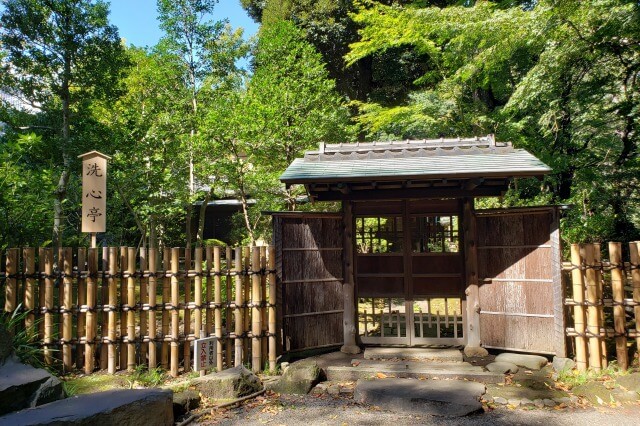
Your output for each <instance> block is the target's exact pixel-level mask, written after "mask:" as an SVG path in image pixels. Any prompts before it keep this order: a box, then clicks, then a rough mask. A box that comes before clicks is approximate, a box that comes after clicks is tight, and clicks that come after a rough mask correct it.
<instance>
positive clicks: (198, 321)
mask: <svg viewBox="0 0 640 426" xmlns="http://www.w3.org/2000/svg"><path fill="white" fill-rule="evenodd" d="M194 250H195V265H194V269H195V271H196V277H195V280H194V281H195V288H194V292H193V294H194V303H195V306H196V308H195V313H194V320H195V325H194V326H193V333H194V335H195V338H196V339H200V338H201V337H203V336H202V335H201V334H200V331H201V330H202V247H196V248H195V249H194ZM187 344H188V343H185V345H187ZM194 356H198V354H194ZM205 374H206V370H200V375H201V376H204V375H205Z"/></svg>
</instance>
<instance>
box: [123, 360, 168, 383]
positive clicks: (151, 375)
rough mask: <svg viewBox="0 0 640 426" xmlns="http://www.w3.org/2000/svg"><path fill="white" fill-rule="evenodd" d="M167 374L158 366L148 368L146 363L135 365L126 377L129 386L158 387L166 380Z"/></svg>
mask: <svg viewBox="0 0 640 426" xmlns="http://www.w3.org/2000/svg"><path fill="white" fill-rule="evenodd" d="M167 378H168V376H167V374H166V372H165V371H164V370H163V369H162V368H160V367H156V368H152V369H148V368H147V366H146V365H136V367H135V369H134V370H133V373H131V375H130V376H129V378H128V379H127V380H128V381H129V385H130V388H133V387H134V386H143V387H145V388H148V387H158V386H160V385H161V384H163V383H164V382H165V381H166V380H167Z"/></svg>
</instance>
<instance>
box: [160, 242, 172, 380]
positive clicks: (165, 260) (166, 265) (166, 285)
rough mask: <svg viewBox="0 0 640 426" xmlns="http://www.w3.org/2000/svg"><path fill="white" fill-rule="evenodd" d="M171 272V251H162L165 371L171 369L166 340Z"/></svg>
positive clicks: (163, 365)
mask: <svg viewBox="0 0 640 426" xmlns="http://www.w3.org/2000/svg"><path fill="white" fill-rule="evenodd" d="M170 270H171V251H170V250H169V249H168V248H166V247H165V248H164V250H163V251H162V277H163V278H162V359H161V365H162V368H164V369H165V370H168V369H169V342H168V341H167V340H166V338H167V336H170V334H169V310H168V309H167V306H171V304H170V303H171V276H170V275H169V276H168V275H167V272H169V271H170Z"/></svg>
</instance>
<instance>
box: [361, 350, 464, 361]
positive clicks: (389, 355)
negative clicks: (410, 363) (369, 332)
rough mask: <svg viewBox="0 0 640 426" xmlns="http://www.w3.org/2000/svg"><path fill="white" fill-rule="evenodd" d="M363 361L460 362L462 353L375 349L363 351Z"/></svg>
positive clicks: (458, 351) (453, 351)
mask: <svg viewBox="0 0 640 426" xmlns="http://www.w3.org/2000/svg"><path fill="white" fill-rule="evenodd" d="M364 358H365V359H384V360H393V359H416V360H424V361H427V360H428V361H454V362H455V361H457V362H462V360H463V357H462V352H461V351H460V350H459V349H456V348H442V349H441V348H437V349H436V348H389V347H386V348H375V347H367V348H365V350H364Z"/></svg>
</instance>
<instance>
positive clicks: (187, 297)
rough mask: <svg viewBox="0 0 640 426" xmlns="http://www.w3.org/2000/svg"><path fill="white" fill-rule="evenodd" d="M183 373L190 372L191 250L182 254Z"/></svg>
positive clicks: (186, 250) (188, 249)
mask: <svg viewBox="0 0 640 426" xmlns="http://www.w3.org/2000/svg"><path fill="white" fill-rule="evenodd" d="M184 271H185V276H184V337H185V340H184V346H183V352H184V355H183V356H184V371H185V372H187V371H191V344H190V342H189V340H188V339H189V335H190V334H191V308H190V307H189V303H190V302H191V284H192V280H191V278H190V277H189V272H190V271H191V249H190V248H187V249H185V252H184Z"/></svg>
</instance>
